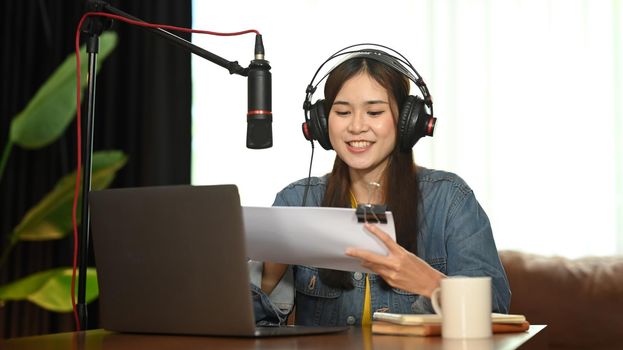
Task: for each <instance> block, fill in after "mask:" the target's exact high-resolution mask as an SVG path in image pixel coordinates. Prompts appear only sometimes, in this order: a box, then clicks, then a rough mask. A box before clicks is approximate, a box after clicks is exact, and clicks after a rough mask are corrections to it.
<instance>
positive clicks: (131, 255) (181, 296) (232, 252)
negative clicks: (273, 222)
mask: <svg viewBox="0 0 623 350" xmlns="http://www.w3.org/2000/svg"><path fill="white" fill-rule="evenodd" d="M89 197H90V198H89V203H90V206H91V231H92V236H93V250H94V253H95V262H96V265H97V273H98V275H97V279H98V284H99V290H100V296H99V304H100V320H101V326H102V327H103V328H105V329H108V330H111V331H118V332H131V333H151V334H188V335H210V336H243V337H261V336H281V335H301V334H320V333H330V332H339V331H343V330H346V329H348V328H349V327H304V326H277V327H256V325H255V317H254V314H253V305H252V300H251V291H250V287H249V286H250V282H249V274H248V270H247V258H246V253H245V235H244V227H243V219H242V209H241V207H240V198H239V195H238V189H237V187H236V186H235V185H218V186H188V185H183V186H162V187H140V188H125V189H108V190H101V191H93V192H91V193H90V196H89Z"/></svg>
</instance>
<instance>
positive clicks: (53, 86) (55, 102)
mask: <svg viewBox="0 0 623 350" xmlns="http://www.w3.org/2000/svg"><path fill="white" fill-rule="evenodd" d="M99 42H100V49H99V54H98V62H99V63H101V62H103V61H104V60H105V59H106V57H108V55H109V54H110V53H111V52H112V50H113V49H114V48H115V46H116V45H117V34H115V33H114V32H106V33H104V34H102V35H101V36H100V40H99ZM100 66H101V65H100V64H98V66H97V69H98V70H99V68H100ZM87 70H88V61H87V54H86V49H85V48H84V45H83V46H82V47H81V49H80V72H81V75H80V82H81V84H80V85H81V88H82V89H84V87H85V86H86V84H87V79H86V77H87ZM82 95H84V94H82ZM75 113H76V57H75V53H71V54H70V55H69V56H68V57H67V58H66V59H65V61H63V63H62V64H61V65H60V66H59V67H58V68H57V69H56V70H55V71H54V73H53V74H52V75H51V76H50V78H48V80H47V81H46V82H45V83H44V84H43V85H42V86H41V87H40V88H39V90H37V92H36V94H35V96H34V97H33V98H32V99H31V100H30V102H29V103H28V105H27V106H26V107H25V108H24V109H23V110H22V111H21V112H20V113H19V114H17V115H16V116H15V117H14V118H13V121H12V122H11V131H10V136H9V137H10V139H11V141H12V142H13V143H15V144H17V145H19V146H21V147H24V148H28V149H33V148H40V147H43V146H46V145H48V144H50V143H52V142H53V141H54V140H56V139H57V138H58V137H60V136H61V135H62V134H63V132H64V131H65V129H66V128H67V126H68V125H69V123H70V122H71V119H72V118H73V116H74V115H75Z"/></svg>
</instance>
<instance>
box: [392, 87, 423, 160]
mask: <svg viewBox="0 0 623 350" xmlns="http://www.w3.org/2000/svg"><path fill="white" fill-rule="evenodd" d="M427 119H429V116H428V114H427V113H426V108H424V100H422V99H421V98H420V97H418V96H413V95H409V96H407V98H406V100H405V102H404V103H403V105H402V108H401V109H400V118H399V119H398V145H399V147H400V150H401V151H403V152H409V151H411V149H412V148H413V146H415V143H416V142H417V141H418V140H419V139H420V138H421V137H422V136H426V134H427V133H426V121H427Z"/></svg>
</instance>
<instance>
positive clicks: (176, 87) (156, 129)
mask: <svg viewBox="0 0 623 350" xmlns="http://www.w3.org/2000/svg"><path fill="white" fill-rule="evenodd" d="M191 2H192V1H191V0H179V1H167V0H159V1H111V2H110V3H111V4H112V5H113V6H115V7H117V8H119V9H121V10H123V11H125V12H127V13H130V14H132V15H134V16H136V17H139V18H141V19H143V20H145V21H148V22H153V23H163V24H171V25H176V26H181V27H190V26H191ZM83 12H84V1H55V0H4V1H2V2H0V18H1V19H2V22H1V24H0V26H1V27H2V31H1V34H0V35H1V37H2V41H1V42H0V46H1V47H2V49H1V50H0V69H1V72H0V87H1V90H0V118H1V121H0V147H2V149H4V147H5V145H6V142H7V139H8V137H9V129H10V122H11V119H12V118H13V116H15V115H16V114H17V113H18V112H19V111H21V110H22V109H23V108H24V107H25V106H26V104H27V102H28V101H29V100H30V99H31V98H32V96H33V95H34V93H35V92H36V90H37V88H38V87H39V86H40V85H41V84H42V83H43V82H44V81H45V80H46V79H47V78H48V76H49V75H50V74H51V73H52V72H53V70H54V69H55V68H56V67H57V66H58V65H59V64H60V63H61V62H62V61H63V60H64V59H65V57H66V56H67V55H68V54H70V53H71V52H73V43H74V34H75V30H76V26H77V24H78V21H79V19H80V17H81V16H82V14H83ZM112 29H113V30H115V31H116V32H117V33H118V35H119V42H118V45H117V48H116V49H115V51H114V52H113V53H112V54H111V56H109V58H108V59H107V60H106V61H105V62H102V63H100V66H101V70H100V73H99V74H98V77H97V98H96V116H95V132H94V149H95V150H96V151H97V150H105V149H115V150H122V151H123V152H125V153H126V154H127V155H128V157H129V160H128V163H127V164H126V165H125V167H124V168H123V169H122V170H121V171H119V173H118V175H117V178H116V180H115V182H114V183H113V184H112V186H111V187H130V186H148V185H169V184H187V183H190V157H191V154H190V153H191V73H190V54H189V53H187V52H184V51H183V50H181V49H180V48H178V47H176V46H173V45H172V44H170V43H168V42H165V41H164V40H162V39H161V38H159V37H156V36H155V35H153V34H151V33H149V32H147V31H145V30H142V29H139V28H137V27H133V26H130V25H128V24H125V23H119V22H115V23H114V24H113V28H112ZM179 35H180V36H182V37H184V38H186V39H188V40H189V39H190V36H189V35H188V34H179ZM75 151H76V146H75V123H74V122H72V124H71V125H70V126H69V128H68V129H67V131H66V132H65V134H64V136H63V137H61V138H60V139H59V140H58V141H56V142H54V143H53V144H51V145H49V146H46V147H44V148H42V149H37V150H24V149H21V148H19V147H13V150H12V152H11V155H10V158H9V160H8V163H7V167H6V169H5V172H4V175H3V177H2V179H1V180H0V238H1V239H0V250H2V249H4V248H5V247H6V246H7V241H6V239H7V236H8V234H9V233H10V232H11V231H12V229H13V228H14V227H15V226H16V225H17V224H18V223H19V221H20V220H21V218H22V217H23V216H24V214H25V213H26V212H27V211H28V209H29V208H31V207H32V206H34V205H35V204H36V203H38V202H39V201H40V200H41V198H43V196H45V194H46V193H48V192H50V191H51V190H52V188H53V186H54V185H55V184H56V182H57V181H58V180H59V179H60V178H61V177H62V176H63V175H65V174H67V173H69V172H71V171H72V170H73V169H74V168H75V166H76V164H75V163H76V161H75V154H76V152H75ZM71 251H72V240H71V239H70V238H67V239H63V240H59V241H47V242H32V243H28V242H21V243H19V244H18V245H17V246H16V248H15V249H14V250H13V252H12V254H11V256H10V258H9V260H8V263H7V264H5V266H4V267H3V268H2V269H1V270H0V285H2V284H5V283H7V282H9V281H14V280H16V279H18V278H20V277H23V276H26V275H30V274H32V273H35V272H38V271H43V270H47V269H50V268H53V267H58V266H70V265H71V261H72V257H71ZM91 254H92V250H91ZM91 262H93V261H92V258H91ZM97 314H98V312H97V302H95V303H93V304H90V305H89V328H96V327H98V315H97ZM73 327H74V324H73V318H72V316H71V314H58V313H51V312H47V311H45V310H43V309H41V308H39V307H37V306H35V305H34V304H31V303H29V302H8V303H6V304H5V305H4V306H0V337H1V338H12V337H18V336H28V335H36V334H45V333H53V332H60V331H70V330H73Z"/></svg>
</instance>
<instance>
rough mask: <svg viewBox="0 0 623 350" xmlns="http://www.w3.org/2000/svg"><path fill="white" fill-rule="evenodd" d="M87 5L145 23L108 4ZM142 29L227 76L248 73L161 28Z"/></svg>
mask: <svg viewBox="0 0 623 350" xmlns="http://www.w3.org/2000/svg"><path fill="white" fill-rule="evenodd" d="M89 5H90V6H92V10H93V11H103V12H109V13H112V14H115V15H118V16H121V17H125V18H129V19H132V20H135V21H137V22H145V21H143V20H142V19H140V18H137V17H134V16H132V15H130V14H127V13H125V12H123V11H121V10H119V9H118V8H116V7H114V6H112V5H110V4H108V3H107V2H105V1H101V0H91V1H89ZM141 28H142V29H144V30H147V31H149V32H152V33H154V34H156V35H158V36H160V37H161V38H163V39H166V40H168V41H170V42H171V43H173V44H175V45H177V46H179V47H181V48H183V49H186V50H188V51H190V52H192V53H194V54H195V55H197V56H199V57H203V58H205V59H206V60H208V61H210V62H212V63H214V64H217V65H219V66H221V67H223V68H225V69H227V70H228V71H229V74H238V75H242V76H244V77H246V76H247V75H248V73H249V68H243V67H241V66H240V65H239V64H238V61H228V60H226V59H225V58H223V57H220V56H218V55H215V54H213V53H212V52H210V51H207V50H205V49H202V48H201V47H199V46H197V45H195V44H193V43H191V42H190V41H188V40H185V39H183V38H180V37H179V36H177V35H175V34H173V33H171V32H168V31H166V30H164V29H162V28H150V27H142V26H141Z"/></svg>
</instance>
